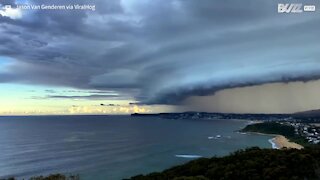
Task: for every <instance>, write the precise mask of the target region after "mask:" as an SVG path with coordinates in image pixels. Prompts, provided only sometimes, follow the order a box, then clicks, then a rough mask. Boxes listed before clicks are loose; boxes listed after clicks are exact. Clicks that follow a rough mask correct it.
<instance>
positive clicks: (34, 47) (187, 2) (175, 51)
mask: <svg viewBox="0 0 320 180" xmlns="http://www.w3.org/2000/svg"><path fill="white" fill-rule="evenodd" d="M65 2H66V3H68V2H73V1H70V0H66V1H65ZM288 2H289V1H288ZM8 3H11V4H12V3H14V2H13V1H10V2H8ZM33 3H38V4H41V3H51V4H52V3H61V1H58V0H54V1H52V0H50V1H49V0H35V1H33ZM77 3H79V4H81V3H95V4H96V6H97V11H95V12H92V11H64V12H61V11H59V12H58V11H51V12H48V11H30V12H28V13H25V12H23V16H22V18H20V19H11V18H10V17H6V16H1V15H0V42H1V43H0V56H2V57H7V58H10V60H11V65H10V66H8V67H6V71H4V72H1V71H0V83H8V82H12V83H27V84H45V85H51V86H67V87H74V88H79V89H97V90H114V91H118V92H119V93H120V95H121V94H122V95H124V96H131V97H133V98H135V99H136V100H137V101H138V102H139V103H142V104H179V102H181V101H182V100H183V99H185V98H186V97H188V96H192V95H209V94H213V93H214V92H216V91H218V90H222V89H226V88H234V87H243V86H251V85H257V84H264V83H269V82H290V81H308V80H314V79H319V76H320V59H319V58H320V54H319V49H320V36H319V28H320V23H319V22H320V15H319V13H318V12H315V13H301V14H278V13H277V4H278V1H273V0H272V1H263V0H245V1H237V2H235V1H231V0H227V1H219V0H202V1H197V0H172V1H169V0H168V1H160V0H154V1H147V0H142V1H125V0H123V1H118V0H107V1H105V0H90V1H89V0H78V1H77ZM283 3H285V2H283ZM290 3H292V2H291V1H290ZM304 3H308V4H315V5H316V6H319V5H320V3H319V1H311V0H308V1H304Z"/></svg>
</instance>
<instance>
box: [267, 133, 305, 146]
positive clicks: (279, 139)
mask: <svg viewBox="0 0 320 180" xmlns="http://www.w3.org/2000/svg"><path fill="white" fill-rule="evenodd" d="M269 142H270V143H271V144H272V148H274V147H275V148H274V149H283V148H288V149H303V146H302V145H300V144H297V143H295V142H290V141H289V139H287V138H286V137H285V136H282V135H276V137H274V138H272V139H269Z"/></svg>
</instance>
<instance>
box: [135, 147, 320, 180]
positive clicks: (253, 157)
mask: <svg viewBox="0 0 320 180" xmlns="http://www.w3.org/2000/svg"><path fill="white" fill-rule="evenodd" d="M130 179H131V180H167V179H168V180H169V179H170V180H171V179H173V180H209V179H210V180H211V179H221V180H223V179H238V180H239V179H251V180H263V179H265V180H274V179H283V180H285V179H290V180H291V179H293V180H294V179H320V149H319V148H305V149H302V150H296V149H284V150H275V149H260V148H257V147H254V148H250V149H246V150H239V151H236V152H235V153H232V154H231V155H229V156H225V157H220V158H218V157H213V158H210V159H208V158H201V159H197V160H194V161H191V162H189V163H187V164H184V165H180V166H176V167H173V168H170V169H167V170H165V171H163V172H160V173H157V172H156V173H151V174H148V175H137V176H134V177H131V178H130Z"/></svg>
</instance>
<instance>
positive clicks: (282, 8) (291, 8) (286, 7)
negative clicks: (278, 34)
mask: <svg viewBox="0 0 320 180" xmlns="http://www.w3.org/2000/svg"><path fill="white" fill-rule="evenodd" d="M302 12H303V9H302V4H278V13H302Z"/></svg>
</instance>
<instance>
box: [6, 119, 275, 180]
mask: <svg viewBox="0 0 320 180" xmlns="http://www.w3.org/2000/svg"><path fill="white" fill-rule="evenodd" d="M247 123H248V121H237V120H169V119H160V118H156V117H130V116H37V117H0V178H1V177H9V176H15V177H18V179H21V178H27V177H30V176H35V175H46V174H50V173H74V174H80V177H81V179H85V180H86V179H88V180H91V179H92V180H105V179H108V180H109V179H110V180H113V179H122V178H126V177H130V176H133V175H136V174H141V173H148V172H152V171H161V170H163V169H165V168H169V167H171V166H173V165H178V164H182V163H184V162H187V161H190V160H192V157H198V156H203V157H211V156H214V155H217V156H222V155H227V154H229V153H230V152H233V151H235V150H237V149H240V148H246V147H250V146H259V147H265V148H271V144H270V143H269V142H268V139H270V137H268V136H261V135H248V134H240V133H237V132H235V131H236V130H239V129H241V128H242V127H244V126H245V125H246V124H247ZM217 135H221V138H216V136H217Z"/></svg>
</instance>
